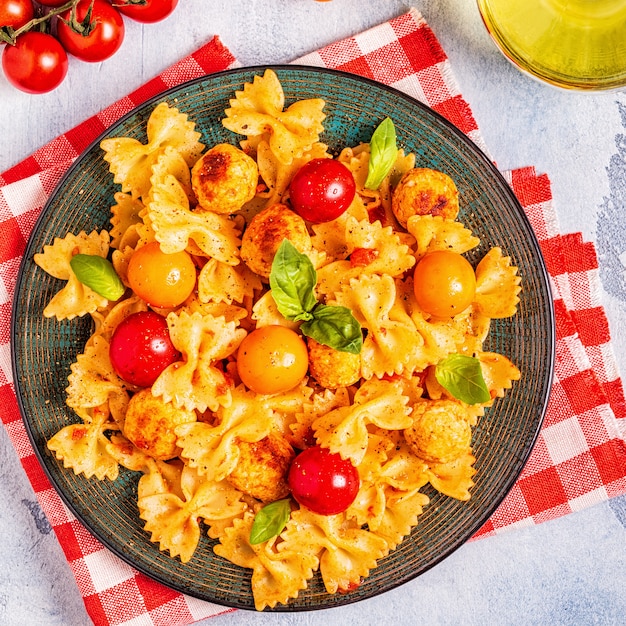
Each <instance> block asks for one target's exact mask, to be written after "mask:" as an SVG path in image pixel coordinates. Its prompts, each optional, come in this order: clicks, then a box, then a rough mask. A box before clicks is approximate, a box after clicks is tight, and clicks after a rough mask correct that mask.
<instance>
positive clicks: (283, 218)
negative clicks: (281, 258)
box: [241, 204, 312, 278]
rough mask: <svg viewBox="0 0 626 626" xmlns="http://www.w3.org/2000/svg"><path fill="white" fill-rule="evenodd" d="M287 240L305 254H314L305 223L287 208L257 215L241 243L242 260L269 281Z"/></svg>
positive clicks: (280, 206) (275, 206)
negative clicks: (281, 246)
mask: <svg viewBox="0 0 626 626" xmlns="http://www.w3.org/2000/svg"><path fill="white" fill-rule="evenodd" d="M283 239H289V241H290V242H291V243H292V244H293V245H294V246H295V247H296V248H297V249H298V250H299V251H300V252H302V253H303V254H308V253H310V252H311V249H312V245H311V237H310V235H309V232H308V230H307V227H306V223H305V221H304V220H303V219H302V218H301V217H300V216H299V215H297V214H296V213H294V212H293V211H292V210H291V209H290V208H289V207H287V206H286V205H284V204H273V205H272V206H269V207H267V208H266V209H263V210H262V211H261V212H260V213H257V214H256V215H255V216H254V217H253V218H252V220H251V221H250V224H248V227H247V228H246V230H245V232H244V234H243V237H242V240H241V258H242V259H243V261H244V263H245V264H246V265H247V266H248V267H249V268H250V269H251V270H252V271H253V272H255V273H257V274H258V275H259V276H263V277H265V278H268V277H269V275H270V272H271V270H272V262H273V261H274V256H275V255H276V251H277V250H278V248H279V246H280V244H281V243H282V242H283Z"/></svg>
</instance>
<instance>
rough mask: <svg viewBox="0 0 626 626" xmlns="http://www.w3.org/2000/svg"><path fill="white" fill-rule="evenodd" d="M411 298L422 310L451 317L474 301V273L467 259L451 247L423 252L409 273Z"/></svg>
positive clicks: (436, 315) (438, 315)
mask: <svg viewBox="0 0 626 626" xmlns="http://www.w3.org/2000/svg"><path fill="white" fill-rule="evenodd" d="M413 289H414V291H415V299H416V300H417V303H418V304H419V306H420V308H422V309H423V310H424V311H426V313H430V314H431V315H434V316H435V317H452V316H453V315H457V314H458V313H461V312H463V311H464V310H465V309H466V308H467V307H468V306H469V305H470V304H471V303H472V301H473V300H474V293H475V291H476V275H475V274H474V268H473V267H472V266H471V264H470V262H469V261H468V260H467V259H466V258H465V257H463V256H461V255H460V254H458V253H456V252H452V251H451V250H435V251H433V252H429V253H428V254H426V255H425V256H424V257H422V259H421V260H420V261H419V263H418V264H417V265H416V267H415V271H414V274H413Z"/></svg>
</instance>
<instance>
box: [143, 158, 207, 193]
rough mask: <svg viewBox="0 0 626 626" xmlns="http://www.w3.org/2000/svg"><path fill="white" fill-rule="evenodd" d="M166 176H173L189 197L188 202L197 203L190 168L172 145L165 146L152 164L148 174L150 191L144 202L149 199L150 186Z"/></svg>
mask: <svg viewBox="0 0 626 626" xmlns="http://www.w3.org/2000/svg"><path fill="white" fill-rule="evenodd" d="M167 176H173V177H174V178H175V179H176V180H177V181H178V182H179V183H180V186H181V187H182V188H183V191H184V192H185V195H186V196H187V198H188V199H189V204H191V205H195V204H197V199H196V196H195V194H194V191H193V188H192V183H191V170H190V169H189V164H188V163H187V160H186V159H185V157H184V156H183V155H182V154H181V153H180V152H179V151H178V150H177V149H176V148H174V147H173V146H165V147H164V148H163V150H162V151H161V153H160V154H159V156H158V157H157V160H156V162H155V163H154V164H153V165H152V172H151V176H150V191H149V192H148V198H147V201H146V204H149V203H150V201H151V199H152V198H151V191H152V187H154V186H156V185H158V184H159V183H161V182H162V181H163V180H164V179H165V178H166V177H167Z"/></svg>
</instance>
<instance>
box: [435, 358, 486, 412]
mask: <svg viewBox="0 0 626 626" xmlns="http://www.w3.org/2000/svg"><path fill="white" fill-rule="evenodd" d="M435 378H436V379H437V381H438V382H439V384H440V385H441V386H442V387H443V388H444V389H446V390H447V391H449V392H450V393H451V394H452V395H453V396H454V397H455V398H456V399H457V400H461V401H462V402H465V403H466V404H479V403H481V402H489V400H491V395H490V394H489V389H487V385H486V383H485V379H484V378H483V373H482V369H481V367H480V361H479V360H478V359H476V358H474V357H472V356H467V355H465V354H451V355H450V356H448V357H446V358H445V359H443V360H442V361H439V363H437V366H436V367H435Z"/></svg>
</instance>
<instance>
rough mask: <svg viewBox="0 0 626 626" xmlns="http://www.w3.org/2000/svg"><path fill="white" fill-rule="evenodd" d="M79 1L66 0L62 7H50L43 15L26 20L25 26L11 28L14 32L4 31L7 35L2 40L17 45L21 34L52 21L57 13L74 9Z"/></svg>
mask: <svg viewBox="0 0 626 626" xmlns="http://www.w3.org/2000/svg"><path fill="white" fill-rule="evenodd" d="M79 1H80V0H68V2H66V3H65V4H62V5H61V6H60V7H55V8H52V9H50V10H49V11H48V12H46V13H44V14H43V15H42V16H41V17H34V18H33V19H32V20H30V21H29V22H26V24H24V25H23V26H20V27H19V28H18V29H17V30H13V29H11V31H12V32H6V31H3V34H6V35H7V37H2V41H5V42H6V43H8V44H10V45H15V42H16V40H17V38H18V37H19V36H20V35H22V34H23V33H26V32H28V31H29V30H32V29H33V28H35V27H37V26H40V25H41V24H44V23H45V22H48V21H50V20H51V19H52V18H53V17H54V16H55V15H59V14H60V13H63V12H64V11H67V10H68V9H71V10H72V11H74V10H75V8H76V5H77V4H78V3H79Z"/></svg>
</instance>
